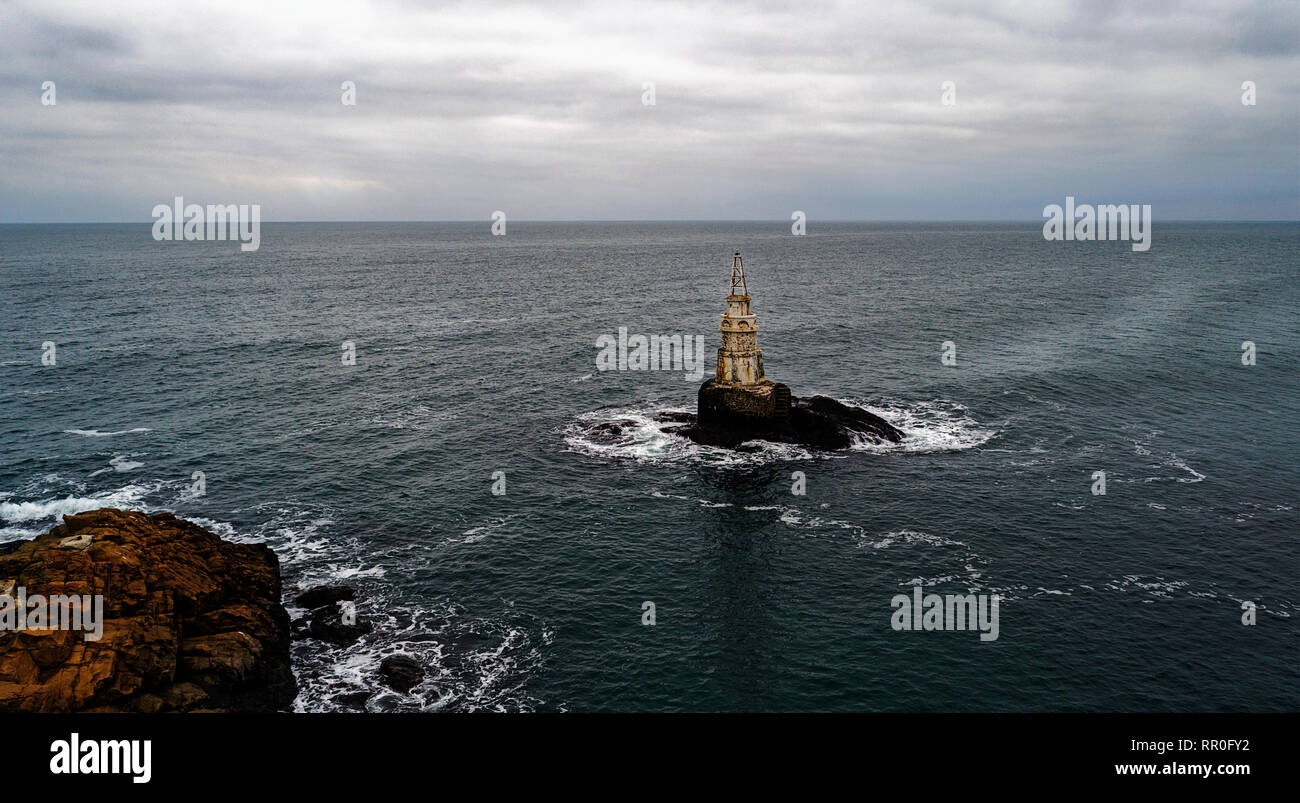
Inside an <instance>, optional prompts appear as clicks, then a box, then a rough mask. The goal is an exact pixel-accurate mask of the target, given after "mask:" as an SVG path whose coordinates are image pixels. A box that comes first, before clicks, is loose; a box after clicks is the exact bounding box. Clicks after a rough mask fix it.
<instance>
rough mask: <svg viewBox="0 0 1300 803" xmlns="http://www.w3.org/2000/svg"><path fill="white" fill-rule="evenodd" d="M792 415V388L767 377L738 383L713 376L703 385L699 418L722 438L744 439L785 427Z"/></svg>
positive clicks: (705, 426)
mask: <svg viewBox="0 0 1300 803" xmlns="http://www.w3.org/2000/svg"><path fill="white" fill-rule="evenodd" d="M789 417H790V388H789V387H787V386H786V385H783V384H781V383H780V382H772V381H770V380H767V379H764V380H761V381H759V382H755V383H753V384H746V385H741V384H736V383H731V382H719V381H718V380H717V379H710V380H709V381H708V382H705V383H704V384H703V385H701V386H700V396H699V406H698V415H697V418H698V421H699V425H700V426H701V427H703V428H705V429H707V430H711V431H713V432H716V433H718V434H719V435H720V436H721V440H726V441H735V442H737V443H738V442H740V441H744V440H749V439H752V438H756V437H760V436H762V435H765V434H770V433H774V432H776V431H778V430H781V429H782V428H784V427H785V425H786V422H787V421H788V419H789Z"/></svg>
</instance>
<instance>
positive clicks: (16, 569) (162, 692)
mask: <svg viewBox="0 0 1300 803" xmlns="http://www.w3.org/2000/svg"><path fill="white" fill-rule="evenodd" d="M72 536H76V537H77V539H78V542H79V543H80V542H81V541H83V540H85V539H87V538H88V539H89V543H88V544H87V545H86V546H85V547H84V549H83V548H78V549H69V548H66V547H64V548H59V546H58V545H59V542H60V541H61V540H63V539H65V538H69V537H72ZM7 579H14V580H15V581H16V587H20V588H24V589H25V590H26V592H27V595H28V597H31V596H32V595H35V594H42V595H46V596H47V597H48V596H49V595H53V594H69V595H71V594H78V595H80V594H90V595H96V594H100V595H103V636H102V637H101V638H100V639H99V640H98V641H92V640H87V639H86V638H85V635H86V633H84V632H82V631H79V630H25V631H21V632H10V631H0V711H6V712H7V711H61V712H67V711H144V712H151V713H152V712H156V711H190V710H205V711H209V710H222V711H270V710H277V709H283V708H284V707H286V706H288V705H289V704H290V703H292V701H293V698H294V697H295V696H296V694H297V686H296V683H295V682H294V678H293V673H292V671H291V670H290V666H289V617H288V614H287V613H286V612H285V610H284V607H283V606H282V605H281V603H280V565H279V560H278V559H277V558H276V556H275V553H273V552H272V551H271V550H270V549H269V548H267V547H265V546H262V545H250V544H233V543H229V542H227V541H222V540H221V539H220V538H219V537H217V536H216V535H214V534H212V533H210V532H208V531H207V530H204V529H203V528H202V527H199V526H198V525H196V524H193V523H191V522H188V521H184V520H182V519H178V518H176V517H175V516H173V515H172V514H170V513H159V514H155V515H152V516H150V515H145V514H144V513H138V512H132V511H124V510H115V509H112V508H104V509H102V510H93V511H90V512H87V513H80V514H78V515H75V516H65V517H64V521H63V524H61V525H59V526H57V527H55V528H54V529H52V530H51V531H50V532H48V533H46V534H44V535H40V536H37V537H36V538H35V539H33V540H31V541H28V542H25V543H22V544H20V545H18V546H17V548H15V549H12V550H10V551H8V552H0V584H2V583H3V582H4V581H5V580H7ZM15 593H16V592H15Z"/></svg>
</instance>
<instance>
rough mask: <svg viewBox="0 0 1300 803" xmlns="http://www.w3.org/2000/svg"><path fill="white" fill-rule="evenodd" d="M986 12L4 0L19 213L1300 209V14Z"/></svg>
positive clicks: (1008, 5) (1033, 4)
mask: <svg viewBox="0 0 1300 803" xmlns="http://www.w3.org/2000/svg"><path fill="white" fill-rule="evenodd" d="M975 6H976V4H969V5H968V4H960V5H958V4H951V5H950V4H938V3H936V4H926V3H920V2H898V3H893V2H880V3H875V2H864V1H863V0H857V1H856V2H844V3H827V4H822V3H817V2H793V3H777V2H750V3H729V4H720V3H719V4H707V3H656V4H650V3H627V2H617V1H609V0H606V1H605V2H592V3H565V2H560V1H559V0H547V1H546V2H538V3H510V2H477V3H465V4H455V3H436V4H435V3H429V4H425V3H416V2H370V3H358V4H337V5H336V4H331V3H328V2H313V3H306V4H303V5H301V6H296V5H295V4H291V3H288V2H281V1H280V0H257V1H256V2H249V3H245V2H217V3H178V2H175V0H172V1H171V2H135V1H134V0H114V1H113V2H101V1H98V0H96V1H95V2H78V3H72V2H62V1H61V0H37V1H36V2H27V0H20V1H19V2H12V1H11V0H0V221H3V222H34V221H133V220H138V221H147V220H149V218H150V210H151V209H152V208H153V206H154V205H155V204H157V203H169V202H170V201H171V199H172V197H173V196H176V195H183V196H184V197H185V198H186V200H187V201H192V202H198V203H259V204H261V205H262V214H263V219H264V220H484V221H487V220H488V218H489V217H490V216H491V214H492V212H493V211H494V210H498V209H499V210H503V211H505V212H506V213H507V215H508V216H509V217H510V219H512V220H527V219H782V220H789V218H790V213H791V212H792V211H793V210H796V209H798V210H803V211H805V212H806V213H807V214H808V219H809V222H810V224H812V223H814V222H815V221H816V220H819V219H821V220H828V219H840V220H844V219H864V220H876V219H880V220H946V219H966V220H1028V221H1041V220H1042V209H1043V207H1044V206H1045V205H1047V204H1050V203H1058V204H1059V203H1063V201H1064V198H1065V196H1066V195H1073V196H1075V197H1076V198H1078V199H1079V202H1080V203H1149V204H1151V205H1152V206H1153V216H1154V217H1155V219H1156V220H1171V219H1297V218H1300V22H1298V20H1300V2H1297V1H1296V0H1278V1H1277V2H1274V1H1272V0H1262V1H1261V2H1251V1H1249V0H1214V1H1213V2H1204V3H1198V2H1185V3H1184V2H1179V3H1173V2H1170V3H1166V2H1160V1H1159V0H1141V2H1114V3H1111V2H1080V3H1056V2H1045V1H1043V0H1025V2H989V3H981V4H978V6H979V7H978V8H976V7H975ZM45 81H54V82H55V85H56V90H55V91H56V99H57V105H54V106H46V105H42V103H41V95H42V90H41V85H42V83H43V82H45ZM344 81H352V82H355V84H356V88H357V90H356V105H355V106H345V105H344V104H343V103H342V102H341V97H342V94H343V92H342V90H341V84H342V83H343V82H344ZM944 81H952V82H954V84H955V85H956V104H955V105H951V106H946V105H944V104H943V103H942V102H941V100H942V94H943V93H942V91H941V84H942V83H943V82H944ZM1243 81H1254V82H1255V84H1256V87H1257V104H1256V105H1254V106H1244V105H1242V102H1241V98H1242V89H1241V85H1242V82H1243ZM646 82H652V83H653V84H654V88H655V105H653V106H647V105H644V104H643V103H642V98H643V94H644V92H643V84H645V83H646Z"/></svg>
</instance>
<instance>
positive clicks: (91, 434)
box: [63, 427, 153, 438]
mask: <svg viewBox="0 0 1300 803" xmlns="http://www.w3.org/2000/svg"><path fill="white" fill-rule="evenodd" d="M152 431H153V430H152V429H150V428H149V427H136V428H134V429H119V430H117V431H116V432H100V431H99V430H97V429H65V430H63V432H64V434H66V435H80V436H82V437H83V438H111V437H113V436H114V435H133V434H135V433H137V432H152Z"/></svg>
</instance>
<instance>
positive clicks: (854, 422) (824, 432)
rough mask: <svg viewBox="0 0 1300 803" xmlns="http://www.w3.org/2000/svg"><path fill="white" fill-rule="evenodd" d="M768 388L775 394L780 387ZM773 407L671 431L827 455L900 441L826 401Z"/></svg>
mask: <svg viewBox="0 0 1300 803" xmlns="http://www.w3.org/2000/svg"><path fill="white" fill-rule="evenodd" d="M708 387H709V386H708V383H706V384H705V386H704V387H703V388H701V410H704V405H705V403H706V402H705V400H704V396H705V391H706V389H707V388H708ZM774 387H775V388H776V389H778V390H777V392H779V389H780V388H782V387H784V386H783V385H779V384H777V385H774ZM713 395H714V396H716V395H717V394H716V393H714V394H713ZM756 398H758V397H757V396H756ZM758 401H759V402H761V401H762V399H761V398H758ZM710 403H711V404H713V405H714V406H717V400H716V399H713V398H712V397H711V399H710ZM755 403H757V402H755ZM773 406H774V407H775V408H778V412H777V413H776V414H770V415H760V414H748V413H749V411H748V410H744V411H741V414H736V415H733V414H730V411H729V410H726V409H723V410H710V411H709V413H708V414H707V415H705V416H704V417H703V421H696V422H694V423H687V424H683V425H682V426H680V427H678V428H676V429H675V431H676V432H677V433H678V434H681V435H684V436H686V437H688V438H690V439H691V440H693V441H695V442H696V443H703V444H708V445H710V446H727V447H734V446H738V445H739V444H741V443H744V442H745V441H751V440H766V441H774V442H779V443H796V444H799V445H801V446H810V447H812V448H815V449H828V450H829V449H845V448H848V447H849V446H851V445H852V444H853V443H854V442H855V441H857V440H870V441H877V442H889V443H898V442H899V441H901V440H902V439H903V432H902V431H901V430H899V429H898V428H897V427H895V426H894V425H892V424H890V423H889V422H888V421H886V420H885V419H883V418H881V417H880V416H878V415H875V414H874V413H871V412H869V411H867V410H864V409H862V408H861V407H854V406H852V405H848V404H844V403H842V402H838V401H836V400H835V399H832V398H830V397H828V396H812V397H809V398H806V399H800V398H792V399H791V400H790V404H789V406H788V408H785V407H784V405H780V404H779V403H777V404H774V405H773ZM678 415H680V414H678ZM666 423H678V422H677V421H672V422H666Z"/></svg>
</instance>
